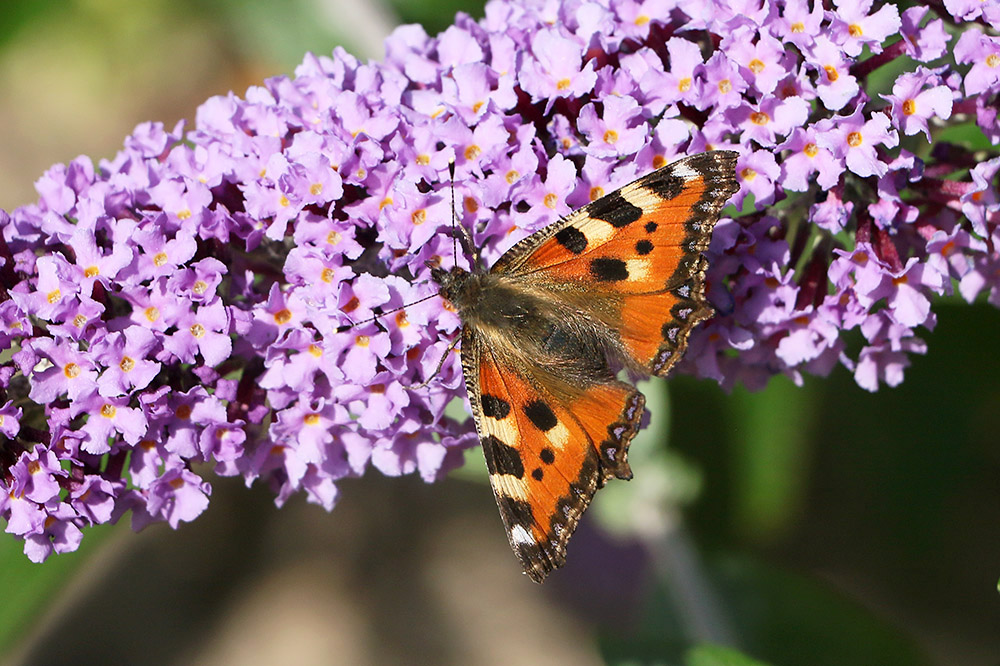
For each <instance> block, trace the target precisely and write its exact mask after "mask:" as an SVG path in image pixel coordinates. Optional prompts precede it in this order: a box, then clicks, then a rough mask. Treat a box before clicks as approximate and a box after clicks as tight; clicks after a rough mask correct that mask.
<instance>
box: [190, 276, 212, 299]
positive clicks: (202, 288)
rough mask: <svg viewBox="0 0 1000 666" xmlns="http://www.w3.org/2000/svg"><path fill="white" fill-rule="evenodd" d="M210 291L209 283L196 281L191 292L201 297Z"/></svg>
mask: <svg viewBox="0 0 1000 666" xmlns="http://www.w3.org/2000/svg"><path fill="white" fill-rule="evenodd" d="M207 290H208V283H207V282H205V281H204V280H195V282H194V284H193V285H191V291H193V292H194V293H196V294H197V295H199V296H201V295H202V294H204V293H205V292H206V291H207Z"/></svg>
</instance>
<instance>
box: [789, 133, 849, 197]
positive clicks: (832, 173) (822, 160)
mask: <svg viewBox="0 0 1000 666" xmlns="http://www.w3.org/2000/svg"><path fill="white" fill-rule="evenodd" d="M778 150H789V151H791V154H790V155H789V156H788V157H786V158H785V160H784V162H782V164H781V171H782V184H783V185H784V187H785V189H788V190H793V191H796V192H805V191H806V190H807V189H808V188H809V178H810V177H811V176H812V175H813V174H814V173H815V174H818V175H817V178H816V182H818V183H819V186H820V187H822V188H823V189H824V190H829V189H830V188H831V187H833V186H834V185H836V184H837V182H838V181H839V180H840V174H841V173H843V170H844V169H843V166H842V165H841V163H840V162H839V161H838V160H837V159H836V158H834V156H833V154H832V153H831V152H830V151H829V149H827V148H824V147H821V146H820V144H819V141H818V140H817V139H816V129H815V128H814V127H808V128H806V129H803V128H801V127H797V128H795V130H793V131H792V134H791V135H790V136H789V137H788V140H787V141H785V142H784V143H783V144H781V145H780V146H778Z"/></svg>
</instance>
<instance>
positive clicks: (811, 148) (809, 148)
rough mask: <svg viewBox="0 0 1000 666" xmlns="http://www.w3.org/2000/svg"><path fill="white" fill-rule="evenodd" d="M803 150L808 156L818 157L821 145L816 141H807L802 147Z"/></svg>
mask: <svg viewBox="0 0 1000 666" xmlns="http://www.w3.org/2000/svg"><path fill="white" fill-rule="evenodd" d="M802 152H803V153H805V154H806V156H807V157H816V155H818V154H819V146H817V145H816V144H815V143H807V144H806V145H805V147H804V148H803V149H802Z"/></svg>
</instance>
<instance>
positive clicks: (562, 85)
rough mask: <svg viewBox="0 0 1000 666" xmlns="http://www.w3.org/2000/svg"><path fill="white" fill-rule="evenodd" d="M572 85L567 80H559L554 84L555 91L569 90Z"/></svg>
mask: <svg viewBox="0 0 1000 666" xmlns="http://www.w3.org/2000/svg"><path fill="white" fill-rule="evenodd" d="M572 83H573V82H572V81H570V80H569V79H560V80H559V81H558V82H557V83H556V90H569V87H570V85H572Z"/></svg>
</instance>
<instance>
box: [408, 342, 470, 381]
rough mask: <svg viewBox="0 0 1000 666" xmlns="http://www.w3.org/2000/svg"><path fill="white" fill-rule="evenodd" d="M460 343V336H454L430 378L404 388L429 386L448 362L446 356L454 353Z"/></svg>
mask: <svg viewBox="0 0 1000 666" xmlns="http://www.w3.org/2000/svg"><path fill="white" fill-rule="evenodd" d="M461 341H462V336H459V335H457V336H455V339H454V340H452V341H451V344H449V345H448V348H447V349H445V350H444V353H443V354H441V360H440V361H438V364H437V368H435V370H434V372H432V373H431V376H430V377H428V378H427V379H425V380H424V381H422V382H420V383H419V384H408V385H406V388H409V389H422V388H424V387H426V386H427V385H428V384H430V383H431V382H432V381H433V380H434V378H435V377H437V376H438V373H440V372H441V368H443V367H444V362H445V361H447V360H448V354H450V353H451V352H452V351H454V349H455V347H457V346H458V343H459V342H461Z"/></svg>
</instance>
